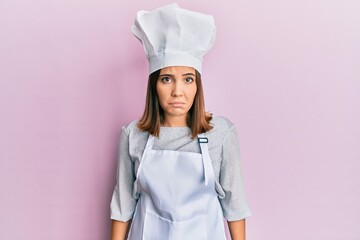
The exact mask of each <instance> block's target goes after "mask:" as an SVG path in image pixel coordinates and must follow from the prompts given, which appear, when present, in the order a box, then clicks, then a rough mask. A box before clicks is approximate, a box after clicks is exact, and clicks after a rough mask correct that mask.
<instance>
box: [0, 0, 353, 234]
mask: <svg viewBox="0 0 360 240" xmlns="http://www.w3.org/2000/svg"><path fill="white" fill-rule="evenodd" d="M166 3H170V2H167V1H160V0H158V1H127V2H125V1H109V0H108V1H45V0H43V1H41V0H33V1H19V0H11V1H10V0H3V1H1V3H0V109H1V112H0V189H1V190H0V239H1V240H12V239H30V240H64V239H65V240H82V239H84V240H104V239H109V233H110V219H109V203H110V198H111V194H112V190H113V187H114V184H115V174H116V161H117V144H118V139H119V133H120V128H121V126H122V125H124V124H126V123H127V122H129V121H130V120H132V119H135V118H137V117H139V115H140V114H141V113H142V109H143V106H144V99H145V88H146V78H147V73H148V66H147V61H146V58H145V55H144V52H143V49H142V47H141V45H140V44H139V43H138V42H137V40H136V39H135V37H133V36H132V34H131V32H130V26H131V24H132V22H133V20H134V17H135V13H136V11H137V10H140V9H147V10H151V9H153V8H155V7H159V6H161V5H164V4H166ZM178 4H179V5H180V6H181V7H185V8H190V9H193V10H197V11H203V12H207V13H210V14H213V15H214V17H215V20H216V23H217V26H218V36H217V41H216V44H215V46H214V48H213V49H212V50H211V51H210V52H209V53H208V54H207V55H206V56H205V61H204V65H203V67H204V69H203V70H204V73H203V78H204V85H205V86H204V88H205V93H206V94H205V97H206V104H207V109H208V110H210V111H212V112H214V113H216V114H218V115H223V116H226V117H228V118H229V119H230V120H232V121H233V122H234V123H235V124H236V126H237V128H238V132H239V135H240V144H241V149H242V165H243V171H244V179H245V184H246V185H245V187H246V192H247V195H248V200H249V204H250V207H251V209H252V212H253V216H252V217H250V218H248V219H247V235H248V239H251V240H264V239H267V240H304V239H305V240H340V239H341V240H358V239H360V228H359V223H360V204H359V203H360V174H359V172H360V124H359V123H360V108H359V103H360V70H359V69H360V68H359V66H360V45H359V43H360V26H359V22H360V15H359V12H360V4H359V1H351V0H344V1H328V0H315V1H300V0H298V1H284V0H283V1H267V0H261V1H240V2H239V1H232V2H220V1H204V0H203V1H196V2H194V1H178Z"/></svg>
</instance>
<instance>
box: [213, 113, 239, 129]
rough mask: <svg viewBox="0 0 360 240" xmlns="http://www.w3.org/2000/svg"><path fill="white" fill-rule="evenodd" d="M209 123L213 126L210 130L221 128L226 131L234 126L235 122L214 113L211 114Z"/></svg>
mask: <svg viewBox="0 0 360 240" xmlns="http://www.w3.org/2000/svg"><path fill="white" fill-rule="evenodd" d="M210 123H211V125H212V126H213V127H214V128H213V129H212V130H211V131H213V130H221V131H223V132H228V131H229V130H231V129H233V128H235V124H234V123H233V122H232V121H230V120H229V119H228V118H226V117H224V116H220V115H216V114H212V119H211V121H210Z"/></svg>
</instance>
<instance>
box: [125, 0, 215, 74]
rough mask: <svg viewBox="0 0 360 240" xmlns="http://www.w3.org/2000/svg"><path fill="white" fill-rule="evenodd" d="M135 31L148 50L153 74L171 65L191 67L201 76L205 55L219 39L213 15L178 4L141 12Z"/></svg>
mask: <svg viewBox="0 0 360 240" xmlns="http://www.w3.org/2000/svg"><path fill="white" fill-rule="evenodd" d="M131 31H132V33H133V34H134V35H135V37H136V38H137V39H138V40H139V41H140V42H141V43H142V45H143V47H144V50H145V53H146V57H147V59H148V61H149V72H150V73H149V74H151V73H153V72H155V71H156V70H159V69H161V68H164V67H168V66H190V67H193V68H195V69H196V70H197V71H198V72H199V73H201V64H202V62H203V56H204V54H205V53H206V52H207V51H208V50H209V49H210V48H211V47H212V46H213V44H214V42H215V36H216V26H215V22H214V18H213V16H211V15H207V14H204V13H200V12H194V11H190V10H187V9H183V8H180V7H179V5H178V4H176V3H172V4H168V5H165V6H163V7H160V8H157V9H155V10H153V11H145V10H141V11H139V12H137V15H136V18H135V22H134V25H133V26H131Z"/></svg>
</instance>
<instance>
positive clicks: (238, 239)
mask: <svg viewBox="0 0 360 240" xmlns="http://www.w3.org/2000/svg"><path fill="white" fill-rule="evenodd" d="M227 223H228V226H229V232H230V236H231V239H232V240H245V239H246V234H245V219H242V220H239V221H228V222H227Z"/></svg>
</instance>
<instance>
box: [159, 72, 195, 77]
mask: <svg viewBox="0 0 360 240" xmlns="http://www.w3.org/2000/svg"><path fill="white" fill-rule="evenodd" d="M164 76H165V77H174V76H175V75H173V74H161V75H160V76H159V77H164ZM183 76H194V77H195V74H193V73H185V74H183Z"/></svg>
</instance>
